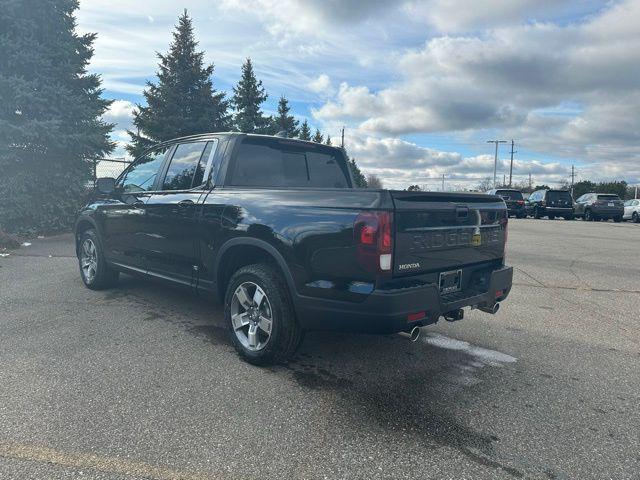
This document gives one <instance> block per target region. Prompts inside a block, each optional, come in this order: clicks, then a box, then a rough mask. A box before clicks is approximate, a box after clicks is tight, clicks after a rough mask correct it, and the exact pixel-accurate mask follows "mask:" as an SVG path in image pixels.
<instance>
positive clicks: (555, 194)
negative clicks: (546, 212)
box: [547, 190, 571, 201]
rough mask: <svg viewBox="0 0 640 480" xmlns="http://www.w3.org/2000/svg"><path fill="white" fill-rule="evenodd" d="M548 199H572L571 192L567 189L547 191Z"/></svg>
mask: <svg viewBox="0 0 640 480" xmlns="http://www.w3.org/2000/svg"><path fill="white" fill-rule="evenodd" d="M547 200H549V201H557V200H571V194H570V193H569V192H565V191H558V190H555V191H554V190H549V191H548V192H547Z"/></svg>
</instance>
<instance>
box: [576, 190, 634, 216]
mask: <svg viewBox="0 0 640 480" xmlns="http://www.w3.org/2000/svg"><path fill="white" fill-rule="evenodd" d="M576 215H578V216H580V217H582V218H584V219H585V220H587V221H595V220H607V219H609V218H612V219H613V220H614V221H615V222H621V221H622V216H623V215H624V204H623V203H622V200H620V197H619V196H618V195H616V194H614V193H585V194H584V195H582V196H581V197H580V198H578V199H577V200H576Z"/></svg>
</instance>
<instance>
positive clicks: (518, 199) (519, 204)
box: [487, 188, 526, 218]
mask: <svg viewBox="0 0 640 480" xmlns="http://www.w3.org/2000/svg"><path fill="white" fill-rule="evenodd" d="M487 194H488V195H497V196H499V197H501V198H502V199H503V200H504V203H505V204H506V205H507V211H508V212H509V216H511V215H513V216H515V217H517V218H524V217H526V213H525V210H524V197H523V196H522V192H521V191H520V190H515V189H510V188H494V189H493V190H489V191H488V192H487Z"/></svg>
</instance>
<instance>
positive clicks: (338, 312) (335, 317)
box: [75, 133, 512, 364]
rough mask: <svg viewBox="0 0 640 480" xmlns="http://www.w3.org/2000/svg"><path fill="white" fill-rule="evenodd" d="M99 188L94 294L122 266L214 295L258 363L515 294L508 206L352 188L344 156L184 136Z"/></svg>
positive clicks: (85, 240)
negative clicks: (308, 339) (304, 346)
mask: <svg viewBox="0 0 640 480" xmlns="http://www.w3.org/2000/svg"><path fill="white" fill-rule="evenodd" d="M95 190H96V191H95V194H94V196H93V198H92V200H91V201H90V202H89V204H88V205H86V206H85V207H84V208H83V209H82V210H81V211H80V213H79V215H78V219H77V222H76V227H75V239H76V251H77V255H78V260H79V265H80V274H81V277H82V281H83V282H84V284H85V285H86V286H87V287H88V288H91V289H102V288H106V287H109V286H112V285H113V284H114V283H115V282H116V280H117V279H118V275H119V274H120V273H121V272H124V273H128V274H141V275H143V276H147V277H152V278H155V279H159V280H163V281H166V282H170V283H173V284H178V285H183V286H185V287H187V288H189V289H192V290H193V291H195V292H197V293H198V294H200V295H206V296H210V295H216V296H217V297H218V298H219V299H220V300H221V301H223V302H224V319H225V323H226V325H227V327H228V329H229V332H230V338H231V341H232V342H233V345H234V346H235V348H236V349H237V351H238V352H239V354H240V355H241V356H242V357H243V358H244V359H246V360H247V361H249V362H252V363H255V364H266V363H271V362H274V361H282V360H286V359H287V358H288V357H290V356H291V355H292V354H293V352H294V351H295V349H296V348H297V346H298V344H299V343H300V341H301V339H302V336H303V333H304V332H305V331H311V330H343V331H355V332H366V333H381V334H389V333H394V332H411V333H412V336H413V337H414V338H415V337H416V336H417V334H418V332H419V329H418V328H417V327H422V326H425V325H430V324H433V323H436V322H437V321H438V320H439V319H440V318H443V317H444V318H445V319H447V320H450V321H454V320H460V319H462V318H463V310H462V309H463V307H474V308H478V309H480V310H482V311H484V312H489V313H495V312H496V311H497V309H498V307H499V302H502V301H503V300H504V299H505V298H506V297H507V296H508V295H509V291H510V289H511V283H512V269H511V267H507V266H505V262H504V260H505V244H506V241H507V222H508V215H507V209H506V207H505V203H504V201H503V200H502V198H500V197H497V196H494V195H483V194H472V193H434V192H409V191H395V190H373V189H358V188H354V184H353V180H352V177H351V174H350V168H349V165H348V161H347V158H346V156H345V154H344V152H343V150H342V149H340V148H335V147H330V146H327V145H321V144H317V143H312V142H306V141H301V140H293V139H286V138H280V137H271V136H261V135H246V134H241V133H215V134H206V135H198V136H191V137H185V138H179V139H176V140H172V141H169V142H166V143H162V144H160V145H158V146H157V147H154V148H152V149H150V150H148V151H147V152H146V153H144V154H143V155H142V156H140V157H139V158H137V159H136V160H135V161H134V162H133V163H132V164H131V165H130V166H129V167H128V168H127V169H126V170H125V171H124V172H123V173H122V174H121V175H120V176H119V177H118V178H117V179H113V178H101V179H99V180H98V181H97V184H96V189H95Z"/></svg>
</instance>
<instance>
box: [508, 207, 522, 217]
mask: <svg viewBox="0 0 640 480" xmlns="http://www.w3.org/2000/svg"><path fill="white" fill-rule="evenodd" d="M507 211H508V212H509V215H518V214H520V215H522V214H524V213H525V208H524V205H507Z"/></svg>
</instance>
